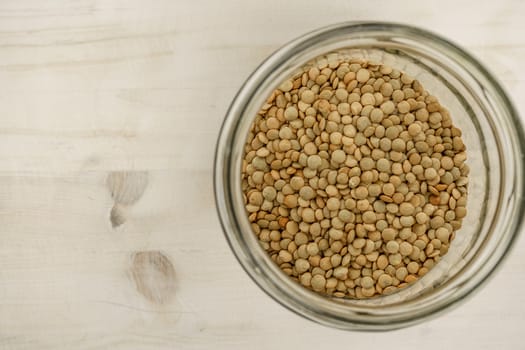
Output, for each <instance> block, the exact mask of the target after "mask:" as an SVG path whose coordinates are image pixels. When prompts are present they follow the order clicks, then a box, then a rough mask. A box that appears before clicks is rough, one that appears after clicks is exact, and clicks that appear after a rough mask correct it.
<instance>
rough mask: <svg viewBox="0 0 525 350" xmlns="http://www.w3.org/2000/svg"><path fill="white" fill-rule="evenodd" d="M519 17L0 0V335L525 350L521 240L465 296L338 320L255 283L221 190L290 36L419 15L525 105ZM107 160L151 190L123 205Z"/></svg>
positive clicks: (101, 345)
mask: <svg viewBox="0 0 525 350" xmlns="http://www.w3.org/2000/svg"><path fill="white" fill-rule="evenodd" d="M524 18H525V2H522V1H520V0H499V1H491V2H489V1H457V0H450V1H449V0H446V1H443V0H441V1H435V2H434V1H433V2H430V1H427V2H422V1H395V2H394V1H392V2H387V1H371V0H367V1H357V0H352V1H349V0H332V1H301V0H294V1H278V0H265V1H240V0H237V1H236V0H227V1H212V0H208V1H201V0H193V1H179V0H175V1H173V0H163V1H161V0H159V1H145V0H142V1H140V0H76V1H66V0H64V1H54V0H16V1H15V0H2V1H1V2H0V179H1V180H2V181H0V227H1V234H0V349H42V350H44V349H245V348H250V349H295V348H296V349H303V348H305V349H308V348H320V347H321V346H322V347H323V348H325V347H326V348H335V347H339V348H340V347H345V348H357V349H367V348H376V347H377V348H386V347H388V348H390V349H392V348H394V349H398V348H399V349H401V348H406V349H444V348H450V349H495V348H500V349H524V348H525V343H524V341H523V340H522V339H523V338H522V333H523V329H524V327H525V293H523V289H524V288H525V274H524V272H523V271H524V270H525V262H524V260H523V258H522V255H523V254H525V240H524V239H523V238H522V239H520V240H519V241H518V243H517V246H516V249H514V251H513V253H512V255H511V256H510V258H509V259H508V261H507V262H506V264H505V265H504V267H503V268H502V269H501V270H500V271H499V273H498V275H497V276H496V278H494V279H493V280H492V281H491V282H490V283H489V285H488V286H487V287H486V288H484V289H483V290H482V291H480V292H479V293H478V294H477V295H475V297H474V298H472V299H471V300H469V301H468V302H467V303H465V304H464V305H462V306H461V307H460V308H458V309H456V310H454V311H452V312H449V313H447V314H445V315H443V316H441V317H440V318H438V319H435V320H433V321H430V322H427V323H424V324H422V325H420V326H416V327H413V328H409V329H405V330H401V331H395V332H390V333H384V334H370V333H349V332H342V331H337V330H331V329H328V328H325V327H322V326H319V325H317V324H314V323H312V322H309V321H306V320H304V319H301V318H300V317H298V316H296V315H295V314H293V313H291V312H289V311H287V310H285V309H284V308H282V307H281V306H279V305H278V304H277V303H276V302H274V301H272V300H270V299H269V297H267V296H266V295H265V294H264V293H263V292H261V291H260V290H259V289H258V288H257V287H256V286H255V284H254V283H253V282H252V281H251V280H250V279H249V278H248V277H247V275H246V274H245V273H244V272H243V271H242V269H241V268H240V266H239V264H238V263H237V261H236V260H235V259H234V257H233V255H232V253H231V252H230V250H229V248H228V246H227V244H226V242H225V240H224V238H223V235H222V232H221V229H220V227H219V222H218V219H217V215H216V213H215V207H214V199H213V191H212V161H213V151H214V146H215V140H216V137H217V134H218V130H219V126H220V124H221V121H222V118H223V115H224V113H225V111H226V109H227V107H228V104H229V103H230V101H231V99H232V98H233V96H234V94H235V92H236V91H237V89H238V88H239V87H240V85H241V83H242V81H243V80H244V79H245V78H246V77H247V75H248V74H249V73H250V72H251V71H252V70H253V69H254V68H255V67H256V66H257V65H258V64H259V62H260V61H261V60H262V59H264V58H265V57H266V56H267V55H269V54H270V53H271V52H272V51H273V50H275V49H276V48H278V47H279V46H281V45H282V44H284V43H285V42H287V41H288V40H290V39H292V38H294V37H296V36H298V35H300V34H302V33H304V32H307V31H310V30H311V29H314V28H317V27H320V26H323V25H327V24H331V23H335V22H340V21H344V20H389V21H399V22H405V23H411V24H414V25H419V26H422V27H424V28H428V29H431V30H434V31H436V32H437V33H440V34H442V35H444V36H446V37H449V38H452V39H453V40H454V41H456V42H457V43H459V44H461V45H463V46H465V47H466V48H468V49H470V51H472V52H473V53H474V54H475V55H476V56H477V57H478V58H479V59H480V60H481V61H482V62H484V63H485V64H486V65H488V66H489V67H490V68H491V70H492V71H493V72H494V73H495V74H496V75H497V76H498V77H499V78H500V79H501V81H502V82H503V84H504V86H505V87H506V88H507V90H508V91H509V92H510V95H511V96H512V97H513V98H514V100H515V102H516V104H517V106H518V108H519V109H521V110H523V109H525V100H524V99H523V96H524V94H525V73H524V70H523V62H524V61H525V24H524V22H525V21H524ZM524 115H525V114H524ZM112 172H113V173H114V174H116V175H113V176H117V177H119V176H122V174H123V173H121V172H125V174H126V176H129V178H130V179H131V180H132V181H139V182H140V181H142V182H141V183H142V185H141V186H142V187H143V188H142V190H143V193H142V190H140V189H139V190H138V191H137V193H135V192H133V191H132V190H134V189H131V190H130V189H129V188H123V187H121V188H120V192H119V190H116V191H117V192H118V193H117V194H115V193H114V196H115V198H117V200H114V199H113V197H112V194H111V191H110V190H109V189H108V187H107V181H106V179H107V177H108V174H109V173H112ZM141 172H144V173H141ZM137 174H139V175H137ZM140 174H143V175H144V174H146V175H144V176H145V179H144V178H142V179H141V178H140V176H143V175H140ZM137 176H139V179H138V180H137ZM119 186H120V185H119ZM125 186H127V185H124V187H125ZM113 190H114V192H115V188H113ZM126 191H128V192H126ZM130 191H131V192H130ZM122 196H124V198H128V197H129V198H132V199H131V200H123V199H122V198H123V197H122ZM126 196H127V197H126ZM119 198H120V199H119ZM129 198H128V199H129ZM119 201H121V202H122V201H124V202H125V203H123V204H122V205H121V204H118V203H117V204H115V203H116V202H119ZM115 205H116V206H117V210H118V213H117V214H119V215H121V217H119V220H122V221H123V223H122V222H119V223H121V225H120V226H119V225H117V226H116V227H113V226H112V224H111V222H110V212H111V210H112V208H113V207H114V206H115ZM116 224H118V223H116ZM157 251H160V252H162V255H160V254H157V253H155V252H157ZM140 252H150V253H148V254H150V255H140V254H143V253H140ZM152 252H153V253H152ZM137 254H139V255H137ZM137 264H138V266H137ZM172 268H173V269H174V271H175V272H174V273H175V277H173V275H172V273H173V271H172V270H171V269H172ZM137 276H138V277H137ZM144 277H147V278H146V279H145V280H144ZM137 278H139V279H140V278H143V280H142V282H141V283H142V285H138V284H137V283H136V281H137ZM159 279H165V281H164V282H163V283H161V285H160V287H161V288H160V289H158V290H157V289H155V288H153V287H158V286H159V285H158V283H159V281H158V280H159ZM156 283H157V284H156ZM520 333H521V334H520Z"/></svg>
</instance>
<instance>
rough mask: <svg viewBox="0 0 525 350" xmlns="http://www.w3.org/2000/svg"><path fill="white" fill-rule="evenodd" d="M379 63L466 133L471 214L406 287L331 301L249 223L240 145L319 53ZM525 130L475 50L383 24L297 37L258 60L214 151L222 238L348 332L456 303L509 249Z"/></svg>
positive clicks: (270, 279)
mask: <svg viewBox="0 0 525 350" xmlns="http://www.w3.org/2000/svg"><path fill="white" fill-rule="evenodd" d="M327 53H337V54H341V55H347V56H350V57H357V58H364V59H367V60H369V61H373V62H376V63H383V64H386V65H389V66H391V67H393V68H396V69H398V70H401V71H404V72H406V73H408V74H409V75H411V76H412V77H414V78H415V79H418V80H419V81H420V82H421V83H422V85H423V86H424V87H425V89H426V90H428V91H429V92H430V93H431V94H433V95H435V96H436V97H437V98H438V99H439V101H440V103H441V104H442V105H443V106H444V107H445V108H447V109H448V110H449V112H450V115H451V116H452V120H453V122H454V124H455V125H456V126H457V127H459V128H460V129H461V130H462V131H463V140H464V143H465V144H466V146H467V155H468V159H467V163H468V165H469V166H470V168H471V170H472V171H471V174H470V183H469V197H468V203H467V209H468V210H467V212H468V214H467V216H466V217H465V219H464V221H463V227H462V228H461V229H460V230H459V231H457V232H456V238H455V240H454V241H453V242H452V244H451V246H450V250H449V252H448V253H447V254H446V255H445V256H444V257H443V258H442V259H441V261H440V262H439V263H438V264H436V266H435V267H433V268H432V269H431V270H430V271H429V273H427V274H426V275H425V276H423V277H422V278H420V279H419V280H417V281H416V282H414V283H413V284H411V285H409V286H408V287H407V288H404V289H402V290H400V291H399V292H396V293H393V294H391V295H387V296H380V297H375V298H370V299H362V300H354V299H338V298H329V297H325V296H322V295H319V294H317V293H315V292H312V291H310V290H308V289H306V288H304V287H303V286H301V285H300V284H299V283H297V282H295V281H293V280H292V279H291V278H289V277H288V276H287V275H286V274H284V273H283V272H282V271H281V270H280V269H279V267H278V266H277V265H276V264H275V263H274V262H273V261H272V260H271V259H270V257H269V255H268V254H267V253H266V252H265V251H264V250H263V249H262V247H261V246H260V245H259V242H258V240H257V238H256V235H255V234H254V233H253V231H252V229H251V227H250V224H249V222H248V218H247V214H246V211H245V208H244V203H243V195H242V191H241V160H242V157H243V146H244V143H245V140H246V136H247V134H248V132H249V128H250V126H251V123H252V121H253V119H254V117H255V115H256V113H257V112H258V110H259V109H260V108H261V106H262V105H263V104H264V101H265V100H266V98H267V97H268V96H269V95H270V94H271V92H272V91H273V90H274V89H275V88H276V87H278V86H279V84H280V83H281V82H282V81H284V80H285V79H287V78H290V77H291V76H293V74H294V72H297V70H298V69H300V68H302V67H303V66H305V65H307V64H308V63H309V62H312V60H315V58H317V57H319V56H320V55H325V54H327ZM524 148H525V139H524V134H523V128H522V125H521V122H520V119H519V117H518V114H517V112H516V110H515V109H514V107H513V105H512V103H511V102H510V100H509V98H508V97H507V96H506V94H505V93H504V91H503V89H502V88H501V86H500V84H499V83H498V82H497V81H496V80H495V79H494V77H493V76H492V75H491V74H490V73H489V72H488V71H487V70H486V69H485V68H484V67H483V66H482V65H481V64H480V63H479V62H478V61H476V60H475V59H474V58H473V57H472V56H470V55H469V54H468V53H466V52H465V51H463V50H462V49H461V48H459V47H457V46H456V45H454V44H452V43H450V42H449V41H447V40H446V39H443V38H441V37H439V36H437V35H435V34H432V33H429V32H427V31H424V30H421V29H417V28H414V27H409V26H404V25H399V24H388V23H343V24H338V25H334V26H331V27H327V28H323V29H320V30H317V31H314V32H312V33H310V34H307V35H305V36H303V37H301V38H298V39H296V40H294V41H292V42H290V43H288V44H287V45H285V46H284V47H283V48H281V49H280V50H278V51H277V52H275V53H274V54H273V55H272V56H270V57H269V58H268V59H267V60H266V61H264V62H263V63H262V64H261V65H260V66H259V67H258V68H257V69H256V70H255V72H254V73H253V74H252V75H251V76H250V77H249V78H248V80H247V81H246V82H245V83H244V85H243V86H242V88H241V89H240V91H239V92H238V94H237V96H236V97H235V99H234V101H233V102H232V104H231V106H230V109H229V110H228V112H227V115H226V118H225V120H224V124H223V126H222V129H221V132H220V136H219V140H218V143H217V149H216V157H215V174H214V176H215V195H216V203H217V208H218V212H219V216H220V219H221V223H222V226H223V230H224V232H225V235H226V238H227V240H228V242H229V244H230V246H231V248H232V250H233V252H234V253H235V255H236V256H237V258H238V260H239V262H240V263H241V265H242V266H243V267H244V269H245V270H246V272H247V273H248V274H249V275H250V277H251V278H252V279H253V280H254V281H255V282H256V283H257V284H258V285H259V286H260V287H261V288H262V289H263V290H264V291H265V292H266V293H267V294H268V295H270V296H271V297H272V298H273V299H275V300H276V301H278V302H279V303H281V304H282V305H283V306H285V307H287V308H288V309H290V310H292V311H294V312H296V313H298V314H300V315H302V316H304V317H306V318H308V319H311V320H314V321H317V322H319V323H322V324H324V325H328V326H331V327H336V328H341V329H347V330H389V329H395V328H400V327H404V326H408V325H413V324H416V323H419V322H421V321H422V320H424V319H427V318H429V317H431V316H434V315H437V314H439V313H441V312H442V311H444V310H446V309H449V308H450V307H452V306H454V305H457V304H458V303H459V302H461V301H462V300H464V299H465V298H466V297H467V296H469V295H471V294H472V292H473V291H474V290H476V289H478V288H479V287H480V286H481V285H482V284H483V283H484V282H485V281H486V280H487V278H488V277H490V276H491V275H492V274H493V272H494V270H495V269H496V268H497V267H498V266H499V265H500V263H501V261H502V260H503V259H504V258H505V256H506V255H507V254H508V252H509V249H510V248H511V246H512V244H513V242H514V240H515V239H516V236H517V235H518V233H519V231H520V228H521V224H522V222H523V214H524V213H523V210H524V205H523V191H524V186H523V176H524V174H523V155H524V153H525V152H524Z"/></svg>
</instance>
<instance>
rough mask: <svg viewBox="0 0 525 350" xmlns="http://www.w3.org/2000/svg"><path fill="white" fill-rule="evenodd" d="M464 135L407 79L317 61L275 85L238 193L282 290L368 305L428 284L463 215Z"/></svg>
mask: <svg viewBox="0 0 525 350" xmlns="http://www.w3.org/2000/svg"><path fill="white" fill-rule="evenodd" d="M465 160H466V153H465V145H464V143H463V141H462V138H461V130H460V129H458V128H456V127H454V125H453V124H452V120H451V117H450V115H449V113H448V111H447V110H446V109H445V108H444V107H442V106H441V105H440V103H439V101H438V100H437V99H436V97H434V96H432V95H430V94H429V93H428V92H427V91H426V90H425V89H424V87H423V86H422V85H421V83H420V82H418V81H417V80H415V79H413V78H411V77H410V76H409V75H407V74H405V73H403V72H401V71H399V70H396V69H392V68H391V67H388V66H386V65H381V64H374V63H372V62H368V61H365V60H361V59H349V58H342V57H341V56H338V55H334V54H331V55H328V56H323V57H320V58H318V59H317V60H316V62H315V63H314V64H310V65H309V66H305V67H304V69H303V70H302V72H301V73H298V74H296V75H295V76H293V77H292V78H290V79H289V80H286V81H285V82H283V83H282V84H281V85H280V86H279V88H278V89H276V90H275V91H273V93H272V94H271V96H270V97H269V98H268V99H267V101H266V103H265V104H264V106H263V107H262V108H261V110H260V111H259V113H258V114H257V116H256V117H255V120H254V122H253V125H252V127H251V130H250V133H249V135H248V137H247V140H246V145H245V149H244V157H243V162H242V191H243V194H244V199H245V207H246V210H247V213H248V218H249V221H250V223H251V226H252V229H253V231H254V233H255V234H256V235H257V236H258V239H259V241H260V244H261V245H262V247H263V248H264V249H265V250H266V251H267V253H268V254H269V255H270V257H271V259H272V260H273V261H275V263H276V264H278V266H279V267H280V268H281V269H282V270H283V271H284V272H285V273H286V274H288V275H289V276H290V277H291V278H293V279H294V280H296V281H297V282H298V283H300V284H302V285H303V286H305V287H307V288H310V289H312V290H314V291H315V292H319V293H322V294H324V295H328V296H333V297H340V298H344V297H346V298H369V297H373V296H377V295H383V294H389V293H392V292H394V291H396V290H398V289H399V288H403V287H406V286H407V285H409V284H410V283H411V282H414V281H416V280H417V279H418V278H420V277H421V276H423V275H425V274H426V273H427V272H428V271H429V269H431V268H432V267H433V266H434V265H435V264H436V263H437V262H438V261H439V260H440V258H441V257H442V256H443V255H444V254H446V253H447V251H448V249H449V246H450V244H451V241H452V240H453V239H454V237H455V234H456V231H457V230H458V229H459V228H460V227H461V221H462V219H463V218H464V217H465V215H466V208H465V206H466V201H467V184H468V174H469V168H468V166H467V165H466V164H465Z"/></svg>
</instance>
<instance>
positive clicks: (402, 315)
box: [214, 22, 525, 330]
mask: <svg viewBox="0 0 525 350" xmlns="http://www.w3.org/2000/svg"><path fill="white" fill-rule="evenodd" d="M343 34H352V35H354V36H355V37H356V38H362V39H363V40H366V38H367V36H382V35H383V36H387V37H390V36H395V37H396V38H401V39H406V40H411V41H414V42H418V43H419V44H420V45H423V46H424V47H425V48H426V49H429V50H433V51H438V52H439V51H442V52H445V53H446V55H447V56H448V57H450V58H451V59H453V60H455V61H457V62H458V63H459V65H460V66H461V67H462V69H463V70H464V71H465V72H468V74H469V75H471V76H473V77H475V79H476V81H477V82H479V84H481V85H482V86H483V88H484V90H483V92H484V93H485V94H486V95H487V96H490V97H491V98H492V100H491V101H488V100H487V103H490V102H493V105H491V107H493V108H496V110H497V111H498V115H497V117H499V118H500V119H501V120H500V121H502V122H503V123H504V128H505V130H504V131H506V132H507V133H509V135H508V136H509V140H508V141H509V142H510V143H511V146H512V148H513V151H514V152H513V154H512V156H514V157H515V159H514V162H511V163H513V165H514V168H513V169H511V170H512V171H513V174H512V175H513V183H511V184H508V186H510V190H509V196H510V197H507V198H506V200H507V201H508V203H507V205H509V206H510V209H511V210H510V214H509V215H507V217H506V221H505V222H504V223H505V226H504V227H502V231H501V233H500V234H499V235H498V236H499V237H498V238H499V239H498V242H496V243H497V245H496V246H495V247H493V248H492V251H491V252H492V254H491V255H490V256H489V257H488V260H487V261H485V262H484V264H483V265H482V266H478V267H477V269H476V270H472V271H468V273H469V274H470V275H469V276H462V278H461V279H460V280H456V281H455V282H454V283H453V284H452V285H449V286H448V287H447V288H446V289H442V290H441V291H440V294H439V295H436V297H435V298H434V299H433V301H432V302H431V303H428V302H427V303H426V304H424V305H422V304H421V303H420V304H418V303H414V305H412V307H411V308H410V309H408V310H400V308H399V307H397V308H396V307H391V306H387V307H384V309H383V310H381V312H380V313H378V314H374V316H373V317H371V314H370V313H368V311H370V310H364V309H359V308H356V307H355V306H351V307H350V306H349V305H344V304H342V303H339V302H337V301H336V300H331V299H328V298H326V297H323V296H320V295H317V294H316V293H313V292H310V291H308V290H307V289H306V288H304V287H303V286H301V285H299V284H297V283H296V282H295V281H292V280H291V279H290V278H289V277H288V276H282V275H284V273H282V272H281V271H277V270H276V269H278V267H276V266H271V264H267V262H268V261H263V260H261V259H258V258H257V257H256V256H254V255H253V254H251V253H252V252H250V249H249V248H248V246H247V242H246V241H245V240H244V238H245V237H243V235H244V234H243V232H244V231H243V230H242V229H241V227H240V225H239V222H238V220H243V217H244V220H246V221H247V218H246V215H245V213H243V216H241V217H239V215H237V214H236V211H235V198H234V196H235V195H234V192H235V191H237V192H240V187H238V189H236V188H235V187H236V186H235V184H234V183H233V182H232V181H231V180H232V176H236V175H237V174H234V173H233V172H234V171H235V169H237V168H236V166H235V164H234V163H235V159H232V154H234V153H235V152H234V149H235V141H236V140H237V138H236V136H237V135H238V133H237V130H238V127H239V123H240V122H246V121H243V120H242V119H243V116H244V115H245V113H246V109H247V106H248V105H250V104H254V105H255V104H257V103H255V102H254V101H253V100H254V96H256V95H257V94H258V92H259V91H260V90H261V89H262V88H261V86H264V84H268V83H269V81H271V80H272V79H273V78H272V75H275V74H277V73H276V72H277V71H278V69H279V68H281V69H282V67H283V66H284V67H286V65H287V64H288V62H289V61H290V60H291V58H292V57H294V56H297V55H300V54H302V53H304V52H306V51H307V50H309V48H310V47H312V45H313V44H314V43H321V42H323V41H326V40H336V39H337V38H338V37H340V36H341V35H343ZM287 68H288V69H289V68H290V67H287ZM260 105H262V104H259V106H258V107H260ZM254 116H255V114H254ZM245 119H246V118H245ZM250 123H251V121H250ZM242 137H243V138H244V137H245V135H242ZM524 155H525V137H524V132H523V127H522V124H521V120H520V118H519V116H518V113H517V111H516V110H515V108H514V107H513V105H512V103H511V101H510V99H509V98H508V96H507V95H506V94H505V92H504V90H503V88H502V87H501V85H500V84H499V83H498V82H497V81H496V79H495V78H494V77H493V76H492V75H491V74H490V73H489V72H488V70H487V69H486V68H485V67H484V66H483V65H482V64H481V63H479V62H478V61H477V60H476V59H475V58H474V57H473V56H471V55H470V54H469V53H467V52H466V51H464V50H463V49H462V48H460V47H458V46H457V45H455V44H453V43H451V42H450V41H448V40H447V39H444V38H442V37H440V36H438V35H436V34H434V33H431V32H429V31H426V30H422V29H419V28H416V27H413V26H407V25H403V24H397V23H386V22H344V23H340V24H335V25H331V26H328V27H324V28H320V29H317V30H315V31H313V32H310V33H308V34H306V35H303V36H302V37H299V38H297V39H295V40H293V41H291V42H289V43H288V44H286V45H284V46H283V47H281V48H280V49H279V50H277V51H276V52H275V53H273V54H272V55H271V56H270V57H269V58H267V59H266V60H265V61H264V62H263V63H262V64H261V65H260V66H259V67H258V68H257V69H256V70H255V71H254V72H253V73H252V75H251V76H250V77H249V78H248V79H247V80H246V82H245V83H244V84H243V86H242V87H241V88H240V90H239V92H238V93H237V95H236V96H235V98H234V100H233V102H232V104H231V105H230V108H229V109H228V112H227V113H226V117H225V119H224V122H223V125H222V127H221V130H220V133H219V138H218V141H217V146H216V153H215V164H214V191H215V200H216V207H217V211H218V214H219V218H220V222H221V225H222V229H223V232H224V234H225V236H226V239H227V241H228V243H229V245H230V248H231V249H232V251H233V252H234V255H235V256H236V258H237V260H238V261H239V262H240V264H241V266H242V267H243V268H244V270H245V271H246V272H247V273H248V275H249V276H250V277H251V278H252V280H254V282H255V283H256V284H257V285H258V286H259V287H260V288H261V289H262V290H263V291H265V292H266V293H267V294H268V295H270V296H271V297H272V298H273V299H274V300H276V301H277V302H279V303H280V304H281V305H283V306H285V307H286V308H288V309H290V310H292V311H294V312H296V313H298V314H300V315H302V316H303V317H306V318H308V319H311V320H314V321H316V322H318V323H322V324H324V325H328V326H332V327H336V328H342V329H352V330H386V329H395V328H400V327H404V326H408V325H412V324H415V323H418V322H420V321H421V320H424V319H427V318H429V317H432V316H435V315H437V314H438V313H440V312H442V311H444V310H445V309H450V307H451V306H452V305H456V304H457V303H459V302H461V301H462V300H464V299H465V298H466V297H467V296H469V295H471V294H472V292H473V291H474V290H476V289H478V288H479V287H480V285H482V284H484V283H485V282H486V281H487V279H488V277H490V276H492V275H493V272H494V270H495V269H496V268H497V267H498V266H500V264H501V262H502V261H503V259H504V258H505V257H506V256H507V253H508V251H509V249H510V248H511V247H512V243H513V242H514V240H515V239H516V237H517V236H518V234H519V232H520V229H521V226H522V224H523V216H524V215H523V214H524V212H525V206H524V198H525V193H524V190H525V189H524V186H523V183H522V179H523V175H524V174H523V173H524V169H523V165H524ZM237 170H238V169H237ZM506 170H507V171H508V170H509V169H506ZM239 172H240V171H239ZM239 176H240V174H239ZM249 233H250V234H251V233H252V232H251V231H250V232H249ZM259 249H260V250H262V248H260V247H259ZM264 253H265V254H266V252H264ZM267 260H270V259H269V258H268V259H267ZM270 263H272V262H271V261H270ZM270 271H271V272H270ZM268 272H270V273H272V275H271V278H270V276H269V275H267V273H268ZM287 280H289V281H287ZM280 283H283V284H282V285H280ZM292 284H295V285H296V286H295V287H293V286H292ZM289 288H293V289H294V293H295V296H294V297H291V296H290V291H289ZM313 294H315V295H313ZM300 298H309V299H312V300H315V304H314V305H306V304H305V303H303V302H302V301H301V299H300ZM336 307H338V308H341V309H344V310H345V312H341V311H340V310H336V309H335V308H336ZM403 308H405V309H406V305H403ZM376 311H377V310H376ZM374 312H375V311H374Z"/></svg>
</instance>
